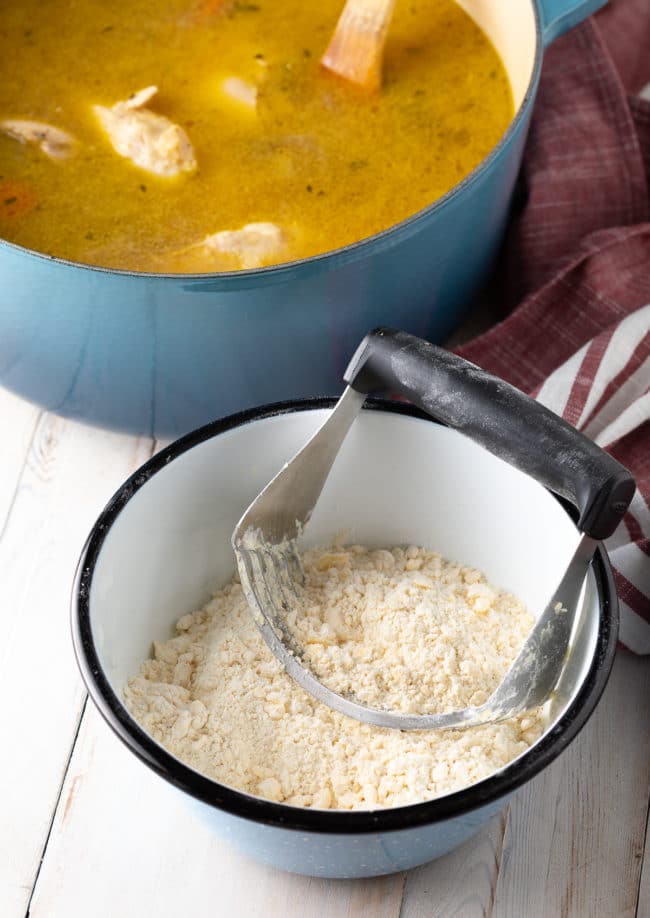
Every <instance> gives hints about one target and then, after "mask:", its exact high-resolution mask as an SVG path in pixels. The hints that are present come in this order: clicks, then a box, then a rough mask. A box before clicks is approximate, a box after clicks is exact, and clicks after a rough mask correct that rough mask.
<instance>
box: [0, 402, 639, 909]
mask: <svg viewBox="0 0 650 918" xmlns="http://www.w3.org/2000/svg"><path fill="white" fill-rule="evenodd" d="M0 430H1V431H2V433H1V438H0V626H1V629H0V635H1V638H0V664H1V665H0V699H1V700H2V703H1V705H0V916H2V918H19V916H20V918H22V916H24V915H26V914H27V913H29V914H30V915H31V916H32V918H76V916H83V918H108V916H111V918H112V916H116V918H118V916H119V918H130V916H134V918H135V916H137V918H147V916H156V918H167V916H177V915H178V916H181V915H182V916H185V915H188V916H193V918H200V916H203V915H206V916H208V915H209V916H221V915H223V916H226V915H228V916H236V918H238V916H249V915H252V916H254V915H260V916H264V918H274V916H282V918H285V916H301V918H302V916H307V918H310V916H318V918H340V916H347V918H353V916H355V918H356V916H359V918H360V916H364V918H365V916H368V918H398V916H401V918H416V916H417V918H425V916H427V918H428V916H434V915H435V916H445V918H447V916H452V915H458V916H462V918H465V916H473V915H488V916H513V918H536V916H549V918H555V916H580V918H583V916H584V918H592V916H594V918H596V916H597V918H610V916H611V918H623V916H632V915H635V914H636V915H639V916H650V845H647V844H646V841H647V834H646V833H647V821H648V820H647V816H648V805H649V799H650V661H649V660H640V659H635V658H633V657H631V656H630V655H628V654H625V653H623V652H621V653H619V655H618V658H617V660H616V664H615V666H614V673H613V676H612V678H611V680H610V683H609V685H608V687H607V689H606V692H605V695H604V697H603V700H602V702H601V704H600V705H599V707H598V709H597V712H596V714H595V715H594V717H593V718H592V719H591V721H590V722H589V724H588V726H587V727H586V728H585V729H584V731H583V732H582V734H581V735H580V736H579V738H578V739H577V740H576V741H575V742H574V743H573V744H572V746H571V747H570V748H569V749H568V750H567V751H566V752H565V753H564V754H563V755H562V756H561V757H560V759H559V760H558V761H557V762H556V763H555V764H554V765H553V766H552V767H550V768H549V769H547V770H546V772H544V773H543V774H542V775H540V776H538V777H537V778H536V779H535V780H534V781H533V782H532V783H531V784H530V785H528V786H527V787H525V788H523V789H521V790H520V791H519V793H518V794H517V796H516V797H515V800H514V802H513V803H512V804H511V805H510V806H509V807H508V808H507V809H506V810H505V811H504V813H503V814H502V815H501V816H500V817H499V818H497V819H495V820H494V821H493V822H492V823H491V824H490V825H489V827H488V828H487V829H486V830H485V831H483V832H482V833H481V834H480V835H478V836H477V837H476V838H475V839H473V840H471V841H469V842H468V843H467V844H466V845H465V846H464V847H463V848H461V849H459V850H458V851H456V852H454V853H452V854H450V855H448V856H447V857H445V858H443V859H441V860H439V861H437V862H434V863H433V864H429V865H427V866H425V867H421V868H419V869H417V870H413V871H411V872H409V873H402V874H396V875H393V876H389V877H384V878H380V879H374V880H363V881H351V880H350V881H348V880H345V881H339V880H311V879H307V878H304V877H298V876H292V875H288V874H282V873H279V872H276V871H273V870H271V869H269V868H266V867H261V866H259V865H257V864H255V863H253V862H252V861H248V860H246V859H245V858H243V857H241V856H240V855H238V854H237V853H235V852H234V851H233V850H231V849H230V848H229V847H228V846H227V845H226V844H225V843H223V842H221V841H220V840H218V839H217V838H215V837H213V836H212V835H210V834H209V832H208V831H207V829H206V828H204V827H203V826H202V825H201V824H199V823H198V822H197V821H195V818H194V816H193V814H192V812H191V811H190V810H189V809H186V808H185V807H184V806H183V805H182V803H181V801H179V800H178V799H177V797H178V795H177V794H170V792H169V790H168V789H167V788H166V786H165V784H164V783H163V782H162V781H160V780H158V779H155V778H154V777H153V776H152V774H151V773H150V772H149V771H148V770H147V769H146V768H145V767H144V766H143V765H141V764H140V763H139V762H137V761H136V760H135V758H134V757H133V756H131V755H130V754H129V753H128V752H127V751H126V749H124V748H123V747H122V746H121V744H120V743H119V741H118V740H117V739H115V738H114V736H113V735H112V734H111V733H110V732H109V730H108V728H107V727H106V726H105V725H104V723H103V722H102V721H101V720H100V718H99V716H98V715H97V714H96V712H95V710H94V708H93V706H92V704H86V695H85V692H84V689H83V685H82V682H81V679H80V677H79V675H78V672H77V668H76V665H75V662H74V659H73V654H72V648H71V643H70V635H69V624H68V598H69V592H70V585H71V580H72V576H73V571H74V566H75V563H76V560H77V557H78V555H79V552H80V550H81V547H82V544H83V541H84V538H85V536H86V534H87V532H88V530H89V528H90V526H91V524H92V523H93V521H94V519H95V517H96V515H97V513H98V512H99V510H100V509H101V508H102V506H103V505H104V503H105V502H106V500H107V499H108V498H109V497H110V495H111V494H112V493H113V491H114V490H115V489H116V488H117V486H118V485H119V484H120V483H121V481H122V480H123V479H124V478H125V476H127V475H128V474H129V473H130V472H132V471H133V469H135V468H136V466H138V465H139V464H140V463H141V462H143V461H144V460H145V459H147V458H148V457H149V456H150V455H151V454H152V452H153V451H154V450H155V449H157V448H159V446H160V444H157V443H154V442H152V441H150V440H148V439H138V438H135V437H131V436H126V435H120V434H115V433H108V432H106V431H101V430H96V429H92V428H90V427H86V426H83V425H81V424H78V423H73V422H70V421H67V420H63V419H61V418H57V417H55V416H53V415H50V414H47V413H43V412H40V411H39V410H38V409H37V408H35V407H33V406H32V405H29V404H27V403H26V402H23V401H21V400H20V399H18V398H16V397H15V396H13V395H11V394H9V393H7V392H5V391H3V390H0Z"/></svg>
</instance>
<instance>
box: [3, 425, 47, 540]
mask: <svg viewBox="0 0 650 918" xmlns="http://www.w3.org/2000/svg"><path fill="white" fill-rule="evenodd" d="M44 413H45V412H43V411H39V412H38V414H37V415H36V417H35V418H34V426H33V427H32V433H31V436H30V438H29V443H28V445H27V449H26V450H25V455H24V457H23V461H22V464H21V466H20V469H19V471H18V474H17V475H16V484H15V486H14V490H13V494H12V495H11V500H10V501H9V506H8V507H7V512H6V514H5V518H4V520H3V521H2V526H1V527H0V542H2V540H3V538H4V536H5V533H6V531H7V526H8V525H9V520H10V519H11V514H12V512H13V509H14V505H15V503H16V497H17V495H18V491H19V489H20V483H21V481H22V480H23V474H24V472H25V466H26V465H27V462H28V461H29V456H30V454H31V451H32V449H33V446H34V438H35V436H36V431H37V430H38V427H39V424H40V422H41V418H42V417H43V414H44Z"/></svg>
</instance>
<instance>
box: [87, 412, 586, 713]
mask: <svg viewBox="0 0 650 918" xmlns="http://www.w3.org/2000/svg"><path fill="white" fill-rule="evenodd" d="M326 415H327V410H325V409H323V410H308V411H295V412H291V413H286V414H280V415H276V416H274V417H269V418H265V419H262V420H257V421H253V422H249V423H247V424H244V425H243V426H240V427H235V428H233V429H231V430H228V431H225V432H224V433H221V434H219V435H217V436H214V437H213V438H212V439H209V440H206V441H204V442H202V443H200V444H198V445H197V446H194V447H192V448H191V449H189V450H187V451H186V452H184V453H182V454H181V455H179V456H178V457H176V458H175V459H174V460H172V461H170V462H169V463H168V464H166V465H165V466H164V467H163V468H161V469H160V470H159V471H158V472H157V473H155V474H153V475H151V476H150V477H149V478H148V480H147V481H146V482H145V484H144V485H143V486H142V487H140V489H139V490H138V491H137V492H136V493H135V494H134V495H133V496H132V497H131V499H130V500H129V501H128V503H127V504H126V505H125V506H124V508H123V509H122V511H121V512H120V513H119V515H118V516H117V518H116V519H115V521H114V523H113V525H112V526H111V528H110V530H109V532H108V533H107V535H106V538H105V541H104V544H103V546H102V548H101V550H100V552H99V556H98V558H97V561H96V566H95V571H94V575H93V579H92V584H91V590H90V602H89V605H90V624H91V628H92V632H93V637H94V640H95V644H96V647H97V651H98V655H99V658H100V662H101V665H102V667H103V669H104V671H105V673H106V675H107V677H108V680H109V682H110V683H111V686H112V688H113V690H114V691H115V693H116V694H117V695H118V696H119V697H121V695H122V691H123V688H124V685H125V683H126V681H127V680H128V679H129V678H130V677H131V676H133V675H135V674H136V673H137V671H138V669H139V665H140V663H141V661H142V660H144V659H145V658H146V657H148V656H149V654H150V651H151V644H152V640H154V639H166V638H167V637H169V636H171V634H172V628H173V625H174V623H175V622H176V620H177V619H178V618H180V616H182V615H183V614H185V613H186V612H188V611H192V610H194V609H197V608H199V607H200V606H201V605H203V604H204V603H205V602H206V601H207V599H208V598H209V596H210V594H211V592H212V591H214V590H215V589H216V588H217V587H219V586H220V585H222V584H224V583H225V582H226V581H227V580H228V579H229V578H230V577H231V576H232V574H233V572H234V569H235V562H234V557H233V554H232V549H231V546H230V536H231V533H232V531H233V529H234V527H235V525H236V523H237V521H238V519H239V518H240V516H241V514H242V513H243V511H244V510H245V508H246V507H247V505H248V504H249V503H250V501H251V500H252V499H253V498H254V497H255V496H256V494H257V493H258V492H259V491H260V490H261V488H262V487H263V486H264V485H265V484H266V483H267V482H268V481H269V480H270V478H271V477H272V476H273V475H274V474H275V473H276V472H277V471H278V470H279V468H280V467H281V466H282V465H283V463H284V462H285V461H286V460H287V459H289V458H290V457H291V455H293V453H295V452H296V451H297V450H298V449H299V448H300V447H301V446H302V445H303V443H304V442H305V441H306V439H307V438H308V437H309V436H310V435H311V434H312V433H313V432H314V431H315V430H316V428H317V427H318V426H319V425H320V424H321V423H322V421H323V420H324V419H325V417H326ZM341 531H345V532H346V533H347V535H348V538H349V540H350V541H354V542H359V543H363V544H367V545H374V546H381V545H386V546H388V545H398V544H418V545H423V546H426V547H428V548H430V549H434V550H436V551H439V552H440V553H441V554H442V555H444V556H445V557H447V558H450V559H455V560H459V561H463V562H465V563H467V564H470V565H474V566H476V567H478V568H479V569H481V570H482V571H483V572H484V573H485V574H486V575H487V576H488V578H489V580H490V581H491V582H493V583H494V584H496V585H498V586H501V587H504V588H507V589H508V590H511V591H513V592H514V593H516V594H517V595H518V596H520V597H521V598H522V599H523V600H524V601H525V602H526V603H527V605H528V606H529V608H530V609H531V611H533V612H534V613H535V612H536V613H538V614H539V612H540V611H541V610H542V609H543V607H544V605H545V603H546V601H547V600H548V599H549V597H550V595H551V594H552V592H553V589H554V587H555V586H556V585H557V582H558V580H559V579H560V576H561V574H562V573H563V571H564V569H565V567H566V564H567V562H568V560H569V558H570V556H571V554H572V551H573V549H574V548H575V545H576V544H577V540H578V535H577V530H576V528H575V526H574V525H573V523H572V522H571V520H570V518H569V517H568V515H567V514H566V512H565V511H564V510H563V509H562V507H561V506H560V504H559V503H558V502H557V501H556V500H555V499H554V498H553V497H552V496H551V495H550V494H549V493H548V492H547V491H546V490H545V489H544V488H543V487H541V486H540V485H538V484H537V483H536V482H534V481H533V480H532V479H530V478H528V477H527V476H526V475H524V474H522V473H521V472H518V471H517V470H515V469H513V468H512V467H511V466H509V465H507V464H506V463H505V462H503V461H502V460H500V459H497V458H496V457H494V456H492V455H491V454H489V453H487V452H486V451H485V450H483V449H481V448H480V447H478V446H476V445H475V444H474V443H472V442H471V441H470V440H468V439H466V438H465V437H463V436H461V435H460V434H458V433H456V432H454V431H452V430H450V429H447V428H445V427H441V426H439V425H437V424H433V423H430V422H429V421H426V420H421V419H419V418H414V417H409V416H406V415H401V414H396V413H393V412H385V411H364V412H363V413H362V414H361V416H360V418H359V419H358V420H357V421H356V422H355V424H354V426H353V428H352V430H351V431H350V434H349V435H348V438H347V440H346V441H345V443H344V445H343V448H342V450H341V452H340V454H339V457H338V459H337V462H336V464H335V466H334V468H333V470H332V473H331V475H330V478H329V480H328V482H327V484H326V487H325V490H324V491H323V494H322V496H321V499H320V501H319V503H318V506H317V508H316V511H315V513H314V515H313V518H312V521H311V522H310V524H309V527H308V530H307V533H306V535H305V540H306V541H307V542H309V543H311V544H324V543H327V542H328V541H330V540H331V538H332V537H333V536H335V535H336V534H337V533H340V532H341ZM598 615H599V610H598V602H597V591H596V587H595V582H594V581H593V576H592V575H591V574H590V576H589V578H588V580H587V586H586V590H585V594H584V598H583V603H582V611H581V617H580V628H579V629H578V633H579V639H580V640H579V643H580V647H579V652H577V653H576V654H575V655H574V662H573V671H572V673H571V677H570V685H569V689H568V691H567V692H566V693H565V694H564V695H562V697H561V698H560V700H559V701H558V702H557V703H556V706H555V707H556V710H555V711H554V713H553V717H554V719H557V717H558V716H559V715H560V714H561V713H562V712H563V711H564V710H565V708H566V706H567V704H568V703H569V702H570V700H571V699H572V698H573V697H574V696H575V694H576V692H577V691H578V690H579V688H580V685H581V684H582V681H583V680H584V677H585V675H586V673H587V671H588V667H589V665H590V662H591V660H592V658H593V655H594V650H595V644H596V637H597V623H598Z"/></svg>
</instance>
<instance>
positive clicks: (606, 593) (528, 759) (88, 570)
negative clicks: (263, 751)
mask: <svg viewBox="0 0 650 918" xmlns="http://www.w3.org/2000/svg"><path fill="white" fill-rule="evenodd" d="M336 401H337V400H336V399H335V398H312V399H304V400H293V401H287V402H279V403H276V404H272V405H264V406H261V407H259V408H254V409H251V410H249V411H244V412H241V413H238V414H234V415H230V416H229V417H226V418H223V419H220V420H216V421H213V422H212V423H210V424H207V425H205V426H204V427H200V428H198V429H197V430H194V431H192V432H191V433H188V434H186V435H185V436H183V437H181V438H180V439H178V440H176V441H175V442H174V443H172V444H170V445H169V446H168V447H166V448H165V449H163V450H161V452H159V453H157V454H156V455H155V456H154V457H153V458H152V459H149V461H148V462H146V463H144V465H142V466H141V467H140V469H138V470H137V471H136V472H135V473H134V474H133V475H131V477H130V478H128V479H127V480H126V481H125V482H124V484H123V485H122V486H121V487H120V488H119V489H118V491H117V492H116V493H115V494H114V496H113V497H112V498H111V500H110V501H109V503H108V504H107V505H106V507H105V509H104V510H103V511H102V513H101V514H100V516H99V517H98V519H97V521H96V523H95V525H94V526H93V528H92V530H91V532H90V535H89V537H88V540H87V542H86V544H85V546H84V548H83V551H82V554H81V558H80V560H79V564H78V567H77V572H76V576H75V580H74V586H73V591H72V599H71V624H72V637H73V644H74V650H75V655H76V658H77V662H78V665H79V668H80V670H81V674H82V676H83V679H84V682H85V683H86V686H87V688H88V692H89V694H90V697H91V698H92V700H93V701H94V703H95V705H96V706H97V708H98V709H99V711H100V713H101V715H102V716H103V718H104V720H105V721H106V722H107V723H108V725H109V726H110V727H111V729H112V730H113V732H114V733H115V734H116V735H117V736H118V737H119V738H120V739H121V740H122V742H123V743H124V744H125V745H126V746H127V747H128V748H129V749H130V750H131V752H133V753H134V754H135V755H136V756H137V757H138V758H139V759H140V760H141V761H143V762H144V763H145V764H146V765H148V766H149V768H151V769H152V770H153V771H154V772H156V773H157V774H158V775H159V776H160V777H162V778H164V779H166V780H167V781H168V782H169V783H170V784H172V785H174V786H175V787H177V788H179V789H180V790H182V791H184V792H185V793H187V794H189V795H190V796H192V797H194V798H196V799H197V800H199V801H201V802H202V803H205V804H208V805H209V806H213V807H215V808H217V809H220V810H224V811H225V812H227V813H230V814H232V815H234V816H239V817H241V818H244V819H248V820H253V821H255V822H259V823H262V824H265V825H269V826H276V827H278V828H283V829H288V830H294V831H301V832H315V833H327V834H339V835H340V834H346V835H347V834H367V833H377V832H390V831H396V830H403V829H411V828H415V827H418V826H427V825H431V824H434V823H440V822H443V821H445V820H449V819H453V818H455V817H458V816H461V815H463V814H464V813H468V812H471V811H472V810H476V809H477V808H479V807H481V806H484V805H486V804H489V803H492V802H494V801H496V800H498V799H499V798H501V797H504V796H506V795H508V794H511V793H512V792H513V791H514V790H516V788H518V787H520V786H521V785H522V784H524V783H526V782H527V781H529V780H530V779H531V778H532V777H533V776H534V775H536V774H537V773H538V772H540V771H541V770H542V769H543V768H545V767H546V766H547V765H548V764H550V762H552V761H553V760H554V759H555V758H556V757H557V756H558V755H559V754H560V752H562V750H563V749H565V748H566V746H568V744H569V743H570V742H571V741H572V740H573V739H574V738H575V736H576V735H577V734H578V732H579V731H580V730H581V729H582V727H583V726H584V725H585V723H586V722H587V720H588V719H589V717H590V716H591V714H592V712H593V710H594V708H595V707H596V704H597V703H598V701H599V699H600V696H601V695H602V692H603V690H604V688H605V685H606V684H607V680H608V678H609V674H610V671H611V668H612V663H613V660H614V654H615V651H616V642H617V637H618V600H617V596H616V589H615V586H614V580H613V576H612V571H611V567H610V564H609V559H608V557H607V553H606V551H605V550H604V548H603V547H602V546H599V548H598V550H597V552H596V555H595V556H594V561H593V564H592V569H593V573H594V577H595V581H596V587H597V592H598V597H599V622H598V636H597V641H596V648H595V651H594V657H593V659H592V661H591V664H590V666H589V670H588V673H587V676H586V678H585V681H584V684H583V686H582V688H581V690H580V692H579V693H578V695H577V696H576V698H575V699H574V700H573V702H572V703H571V705H570V706H569V707H568V708H567V710H566V711H565V712H564V714H563V715H562V717H560V718H559V720H558V721H557V723H556V724H555V725H554V727H553V729H552V730H550V731H549V733H548V734H547V735H546V736H544V737H543V738H542V739H541V740H540V741H539V742H538V743H536V744H535V746H534V747H533V748H532V749H530V750H529V751H528V752H526V753H524V754H523V755H522V756H521V757H520V758H519V759H517V760H515V761H514V762H512V763H511V764H510V765H508V766H507V767H506V768H504V769H502V770H501V771H499V772H497V773H496V774H494V775H491V776H489V777H488V778H485V779H484V780H482V781H480V782H478V783H477V784H472V785H470V786H469V787H466V788H463V789H462V790H459V791H456V792H454V793H451V794H448V795H446V796H443V797H438V798H435V799H433V800H428V801H424V802H422V803H416V804H410V805H408V806H400V807H394V808H391V809H382V810H374V811H368V810H359V811H341V810H311V809H307V808H303V807H294V806H288V805H286V804H281V803H272V802H271V801H268V800H263V799H261V798H257V797H252V796H250V795H248V794H245V793H243V792H240V791H237V790H234V789H233V788H231V787H228V786H226V785H223V784H219V783H218V782H217V781H214V780H212V779H211V778H208V777H206V776H204V775H201V774H199V773H198V772H196V771H194V770H193V769H192V768H190V767H189V766H187V765H185V764H184V763H183V762H181V761H180V760H179V759H176V758H175V757H174V756H172V755H171V754H170V753H169V752H167V751H166V750H165V749H163V747H162V746H160V745H159V744H158V743H157V742H156V741H155V740H153V739H152V738H151V737H150V736H149V735H148V734H147V733H145V731H144V730H143V729H142V727H140V726H139V724H138V723H137V722H136V721H135V720H134V719H133V718H132V716H131V715H130V714H129V712H128V710H127V709H126V707H125V706H124V704H123V702H122V701H121V700H120V698H119V697H118V696H117V695H116V694H115V692H114V691H113V689H112V688H111V686H110V683H109V681H108V679H107V677H106V675H105V674H104V671H103V669H102V666H101V663H100V659H99V655H98V653H97V649H96V646H95V641H94V637H93V633H92V628H91V625H90V597H91V591H92V581H93V573H94V569H95V565H96V563H97V560H98V557H99V555H100V552H101V549H102V545H103V543H104V540H105V538H106V535H107V534H108V532H109V530H110V528H111V526H112V525H113V523H114V522H115V521H116V519H117V518H118V516H119V515H120V513H121V511H122V510H123V509H124V507H125V506H126V505H127V504H128V502H129V501H130V500H131V498H132V497H133V496H134V494H136V493H137V492H138V491H139V489H140V488H141V487H144V486H145V485H146V483H147V481H148V480H149V479H150V478H151V477H152V476H153V475H155V474H156V473H157V472H159V471H160V470H161V469H163V468H165V467H166V466H167V465H168V464H169V463H170V462H172V461H174V460H175V459H177V458H178V457H179V456H181V455H182V454H183V453H185V452H187V451H188V450H190V449H192V448H193V447H195V446H197V445H199V444H201V443H204V442H205V441H207V440H210V439H212V438H214V437H218V436H219V435H220V434H222V433H224V432H226V431H229V430H232V429H233V428H236V427H240V426H243V425H246V424H250V423H253V422H255V421H259V420H262V419H265V418H270V417H275V416H277V415H283V414H290V413H293V412H296V411H310V410H315V409H322V408H333V407H334V405H335V404H336ZM364 410H371V411H382V412H389V413H396V414H401V415H406V416H408V417H413V418H420V419H424V420H426V421H428V422H429V423H436V422H435V421H433V420H432V419H431V418H430V417H429V416H428V415H425V414H423V413H422V412H421V411H419V410H418V409H416V408H414V407H412V406H410V405H406V404H402V403H397V402H388V401H383V400H380V399H367V400H366V406H365V408H364Z"/></svg>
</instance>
